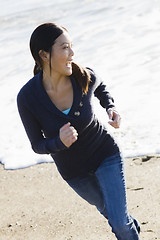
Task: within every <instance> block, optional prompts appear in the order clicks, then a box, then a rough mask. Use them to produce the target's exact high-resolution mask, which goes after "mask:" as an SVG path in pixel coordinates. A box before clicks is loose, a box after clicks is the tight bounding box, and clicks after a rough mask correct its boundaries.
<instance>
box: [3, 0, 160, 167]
mask: <svg viewBox="0 0 160 240" xmlns="http://www.w3.org/2000/svg"><path fill="white" fill-rule="evenodd" d="M42 22H57V23H60V24H62V25H64V26H66V27H67V28H68V29H69V31H70V34H71V36H72V38H73V43H74V50H75V60H76V61H79V62H80V63H81V64H83V65H85V66H89V67H92V68H94V70H95V71H97V73H98V74H99V75H100V77H101V78H103V80H104V81H105V82H106V84H107V85H108V88H109V90H110V92H111V93H112V95H113V96H114V98H115V103H116V106H117V109H118V110H119V112H120V113H121V115H122V126H121V129H119V130H114V129H113V128H111V127H109V130H110V131H111V132H112V134H114V135H115V137H116V138H117V140H118V142H119V143H120V145H121V147H122V150H123V153H124V155H125V156H137V155H144V154H155V153H160V144H159V139H160V127H159V122H160V113H159V108H158V104H159V102H160V100H159V92H160V84H159V78H160V44H159V39H160V2H159V1H158V0H157V1H156V0H142V1H139V0H131V1H127V0H121V1H119V0H114V1H113V0H108V1H103V0H99V1H96V0H82V1H78V0H67V1H66V0H60V1H58V2H57V1H54V0H46V1H42V0H35V1H31V0H28V1H27V2H25V1H24V0H17V1H14V0H6V1H3V2H2V3H1V12H0V28H1V38H0V56H1V59H0V62H1V63H0V73H1V80H0V97H1V101H0V109H1V118H0V127H1V135H0V144H1V147H0V148H1V151H0V161H1V162H2V163H3V164H4V165H5V168H6V169H15V168H21V167H27V166H30V165H32V164H36V163H39V162H43V161H52V159H51V158H50V157H49V156H47V155H46V156H44V155H37V154H35V153H33V152H32V150H31V147H30V144H29V141H28V139H27V137H26V135H25V132H24V129H23V126H22V123H21V121H20V118H19V115H18V112H17V106H16V96H17V93H18V91H19V89H20V88H21V87H22V86H23V85H24V84H25V83H26V82H27V81H28V80H29V79H30V78H31V77H32V69H33V64H34V62H33V60H32V57H31V55H30V52H29V47H28V45H29V38H30V35H31V33H32V31H33V30H34V28H35V27H36V26H37V25H39V24H41V23H42ZM95 111H96V112H97V113H98V116H99V117H100V118H101V120H102V121H103V122H107V116H106V114H105V112H104V111H103V110H102V109H101V107H99V104H98V103H97V101H95Z"/></svg>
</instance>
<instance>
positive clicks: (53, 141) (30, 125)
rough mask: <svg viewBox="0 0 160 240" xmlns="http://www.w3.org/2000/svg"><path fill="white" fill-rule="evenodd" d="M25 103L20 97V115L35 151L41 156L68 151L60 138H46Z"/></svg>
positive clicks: (18, 98) (18, 99)
mask: <svg viewBox="0 0 160 240" xmlns="http://www.w3.org/2000/svg"><path fill="white" fill-rule="evenodd" d="M23 103H24V101H23V96H20V95H18V97H17V104H18V110H19V114H20V117H21V120H22V123H23V125H24V128H25V131H26V133H27V136H28V138H29V140H30V143H31V146H32V149H33V151H34V152H36V153H39V154H50V153H56V152H58V151H60V150H63V149H66V148H67V147H66V146H65V145H64V144H63V142H62V141H61V139H60V136H57V137H56V138H45V137H44V135H43V132H42V130H41V126H40V124H39V122H38V120H37V119H36V117H35V116H34V115H33V114H32V112H31V111H30V110H29V109H28V108H27V107H26V106H25V104H23Z"/></svg>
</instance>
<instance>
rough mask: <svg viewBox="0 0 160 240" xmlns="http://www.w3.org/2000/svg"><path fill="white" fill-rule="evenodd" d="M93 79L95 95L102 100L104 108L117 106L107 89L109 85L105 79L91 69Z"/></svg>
mask: <svg viewBox="0 0 160 240" xmlns="http://www.w3.org/2000/svg"><path fill="white" fill-rule="evenodd" d="M91 76H92V81H93V83H94V84H95V86H96V88H95V89H94V95H95V97H97V98H98V99H99V101H100V104H101V106H102V107H103V108H105V109H106V110H108V109H109V108H115V105H114V99H113V98H112V96H111V95H110V93H109V92H108V90H107V87H106V85H105V83H104V82H103V81H101V79H100V78H99V77H97V75H96V74H95V73H94V72H93V70H91Z"/></svg>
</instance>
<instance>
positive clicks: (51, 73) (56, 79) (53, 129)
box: [17, 23, 140, 240]
mask: <svg viewBox="0 0 160 240" xmlns="http://www.w3.org/2000/svg"><path fill="white" fill-rule="evenodd" d="M30 50H31V53H32V56H33V58H34V60H35V63H36V64H35V68H34V74H35V76H34V77H33V78H32V79H31V80H30V81H29V82H28V83H27V84H26V85H25V86H23V88H22V89H21V90H20V92H19V94H18V98H17V101H18V109H19V113H20V116H21V119H22V122H23V124H24V127H25V130H26V133H27V135H28V138H29V140H30V142H31V145H32V148H33V150H34V151H35V152H36V153H39V154H50V155H51V156H52V157H53V158H54V161H55V163H56V166H57V168H58V171H59V172H60V174H61V176H62V177H63V179H64V180H65V181H66V182H67V183H68V184H69V185H70V186H71V187H72V188H73V189H74V191H76V192H77V193H78V194H79V195H80V196H81V197H82V198H84V199H85V200H86V201H88V202H89V203H90V204H93V205H95V206H96V207H97V209H98V210H99V211H100V212H101V214H103V215H104V217H105V218H107V219H108V222H109V224H110V226H111V227H112V231H113V233H114V234H115V236H116V238H117V239H119V240H137V239H139V237H138V233H139V231H140V228H139V225H138V223H137V221H136V220H135V219H134V218H132V217H131V216H130V215H129V214H128V212H127V207H126V190H125V179H124V169H123V158H122V156H121V153H120V150H119V147H118V146H117V144H116V142H115V141H114V139H113V138H112V137H111V136H110V135H109V133H108V132H107V129H106V128H105V127H104V126H102V124H100V122H99V121H98V120H97V118H96V116H95V115H94V112H93V107H92V96H93V95H94V96H96V97H97V98H98V99H99V101H100V104H101V105H102V106H103V107H104V108H105V109H106V111H107V113H108V115H109V119H110V120H109V124H110V125H112V126H113V127H114V128H119V125H120V116H119V114H118V113H117V111H116V110H115V106H114V101H113V98H112V97H111V96H110V94H109V92H108V91H107V90H106V86H105V84H104V83H103V82H101V81H100V80H99V79H98V77H97V76H96V75H95V73H94V72H93V71H92V70H91V69H89V68H83V67H80V66H79V65H78V64H76V63H74V62H73V55H74V52H73V50H72V41H71V38H70V35H69V33H68V31H67V29H66V28H64V27H61V26H58V25H56V24H53V23H45V24H42V25H40V26H38V27H37V28H36V29H35V30H34V32H33V33H32V36H31V39H30Z"/></svg>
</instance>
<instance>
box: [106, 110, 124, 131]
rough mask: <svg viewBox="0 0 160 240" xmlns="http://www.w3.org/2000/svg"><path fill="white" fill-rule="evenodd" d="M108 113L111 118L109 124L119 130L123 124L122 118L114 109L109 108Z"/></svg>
mask: <svg viewBox="0 0 160 240" xmlns="http://www.w3.org/2000/svg"><path fill="white" fill-rule="evenodd" d="M107 113H108V116H109V121H108V123H109V124H110V125H111V126H112V127H114V128H119V127H120V123H121V117H120V115H119V113H118V112H117V111H116V110H115V109H114V108H109V109H108V110H107Z"/></svg>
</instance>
